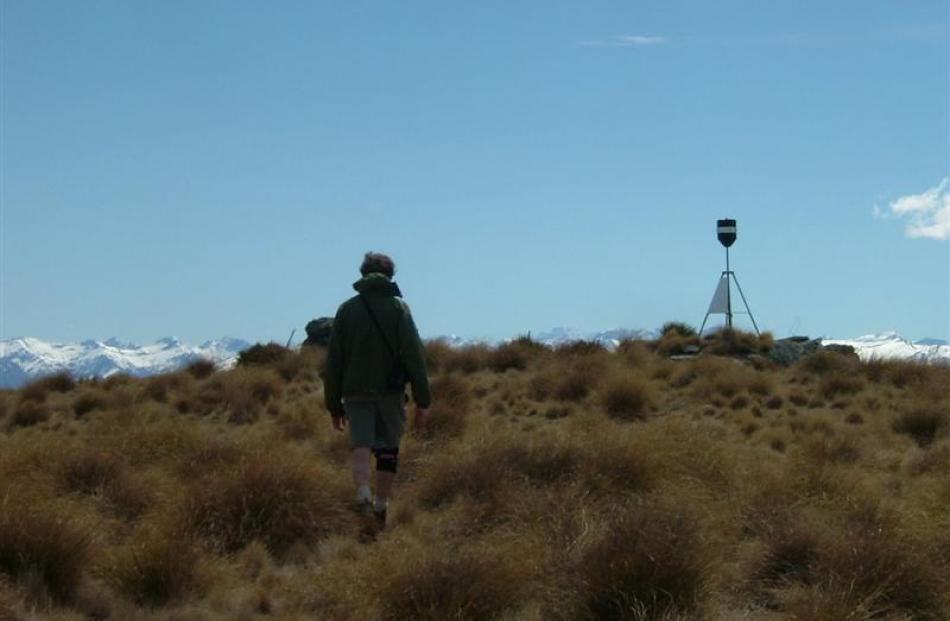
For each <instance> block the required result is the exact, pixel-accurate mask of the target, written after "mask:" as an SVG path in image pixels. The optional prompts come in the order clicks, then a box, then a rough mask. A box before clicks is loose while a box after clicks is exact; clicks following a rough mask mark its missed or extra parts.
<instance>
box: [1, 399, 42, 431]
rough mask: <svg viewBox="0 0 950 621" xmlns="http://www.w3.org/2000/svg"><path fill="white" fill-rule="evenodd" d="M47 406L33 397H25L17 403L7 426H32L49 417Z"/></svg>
mask: <svg viewBox="0 0 950 621" xmlns="http://www.w3.org/2000/svg"><path fill="white" fill-rule="evenodd" d="M49 417H50V410H49V407H48V406H47V405H46V404H45V403H42V402H38V401H36V400H34V399H32V398H31V399H26V400H23V401H21V402H20V403H18V404H17V406H16V408H14V410H13V414H12V415H11V416H10V419H9V425H8V426H9V427H11V428H12V427H32V426H33V425H38V424H39V423H42V422H44V421H46V420H47V419H49Z"/></svg>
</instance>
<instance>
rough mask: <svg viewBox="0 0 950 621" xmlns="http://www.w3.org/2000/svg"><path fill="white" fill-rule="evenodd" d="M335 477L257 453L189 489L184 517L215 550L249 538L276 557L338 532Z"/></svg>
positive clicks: (339, 501) (340, 503)
mask: <svg viewBox="0 0 950 621" xmlns="http://www.w3.org/2000/svg"><path fill="white" fill-rule="evenodd" d="M341 491H342V488H341V482H340V481H338V480H337V477H336V475H330V474H328V473H323V472H322V471H319V470H316V469H314V468H313V466H312V465H311V464H309V463H306V462H302V461H298V460H294V459H292V458H290V457H288V456H282V455H279V454H272V453H270V452H265V451H263V450H257V451H254V452H251V453H249V454H246V455H245V456H244V457H243V458H242V459H241V460H240V461H239V462H238V463H237V464H235V465H234V466H233V467H232V468H231V469H229V470H224V471H218V472H215V473H214V474H212V475H211V476H210V477H208V478H207V479H206V480H202V481H200V482H196V484H195V485H193V486H192V488H191V490H190V493H189V496H188V498H187V502H186V512H187V513H186V514H187V515H188V516H189V519H190V522H191V524H192V525H193V527H194V528H195V531H196V532H197V533H198V534H200V535H201V536H202V537H203V538H204V539H205V540H207V541H208V542H209V543H210V544H211V545H212V546H213V547H214V548H215V549H217V550H221V551H223V552H235V551H237V550H240V549H242V548H243V547H244V546H246V545H247V544H248V543H250V542H251V541H254V540H259V541H261V542H262V543H263V544H264V545H265V546H266V547H267V549H268V550H270V551H271V552H272V553H275V554H280V553H282V552H284V551H286V550H287V548H289V546H290V545H291V544H293V543H295V542H297V541H303V542H305V543H308V542H313V541H315V540H317V539H319V538H322V537H324V536H326V535H328V534H330V533H333V532H339V531H341V530H343V525H344V524H345V522H346V515H345V513H344V512H345V508H344V507H345V501H344V498H345V497H346V495H345V493H343V494H341Z"/></svg>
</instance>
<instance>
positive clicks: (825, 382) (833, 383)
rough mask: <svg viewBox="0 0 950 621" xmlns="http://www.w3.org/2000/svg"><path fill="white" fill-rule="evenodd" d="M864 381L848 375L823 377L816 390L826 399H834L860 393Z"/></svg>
mask: <svg viewBox="0 0 950 621" xmlns="http://www.w3.org/2000/svg"><path fill="white" fill-rule="evenodd" d="M862 388H864V381H863V380H862V379H861V378H860V377H853V376H848V375H828V376H826V377H823V378H822V380H821V383H820V384H819V387H818V390H819V391H821V394H822V395H824V397H825V398H826V399H834V398H835V397H837V396H838V395H853V394H855V393H858V392H861V389H862Z"/></svg>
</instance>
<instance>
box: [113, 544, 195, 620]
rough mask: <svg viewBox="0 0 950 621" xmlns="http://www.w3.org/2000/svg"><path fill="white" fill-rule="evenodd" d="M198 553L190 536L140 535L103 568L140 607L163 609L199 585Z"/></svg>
mask: <svg viewBox="0 0 950 621" xmlns="http://www.w3.org/2000/svg"><path fill="white" fill-rule="evenodd" d="M197 559H198V553H197V550H196V549H195V545H194V543H193V542H192V540H191V538H190V536H189V535H188V533H187V532H177V531H176V532H171V533H163V532H146V533H138V534H137V535H136V536H135V537H133V538H132V540H131V542H130V543H129V544H128V545H127V546H125V548H123V549H122V550H121V551H119V552H118V553H114V554H113V555H112V557H111V558H110V559H109V561H108V563H107V564H106V565H105V567H103V569H102V572H101V573H102V574H103V576H104V577H105V579H106V581H107V582H109V583H110V584H111V585H112V586H113V587H114V588H115V589H116V590H117V591H119V592H120V593H122V594H123V595H124V596H126V597H128V598H129V599H130V600H132V601H134V602H135V603H137V604H144V605H146V606H153V607H157V606H163V605H165V604H166V603H168V602H169V601H171V600H173V599H176V598H178V597H180V596H182V595H184V594H185V593H187V592H188V591H189V590H190V589H192V588H193V587H194V586H195V585H196V582H197Z"/></svg>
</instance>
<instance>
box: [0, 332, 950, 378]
mask: <svg viewBox="0 0 950 621" xmlns="http://www.w3.org/2000/svg"><path fill="white" fill-rule="evenodd" d="M531 337H532V338H533V339H534V340H536V341H538V342H540V343H544V344H546V345H550V346H557V345H560V344H563V343H569V342H571V341H578V340H585V341H595V342H598V343H601V344H603V345H604V346H606V347H607V348H608V349H613V348H614V347H616V346H617V344H618V343H619V342H620V341H621V340H623V339H628V338H639V339H655V338H657V337H658V333H657V331H655V330H654V331H649V330H631V329H625V328H618V329H615V330H605V331H602V332H591V333H582V332H579V331H577V330H574V329H571V328H554V329H552V330H548V331H546V332H539V333H536V334H532V335H531ZM443 339H444V340H445V341H446V342H448V343H449V344H451V345H453V346H457V347H458V346H464V345H470V344H474V343H486V344H489V345H492V344H497V343H498V342H497V341H491V340H489V339H466V338H462V337H458V336H454V335H453V336H449V337H443ZM823 343H824V344H826V345H829V344H841V345H851V346H852V347H854V349H855V351H856V352H857V353H858V356H860V357H861V359H862V360H869V359H872V358H897V359H905V360H918V361H921V362H930V363H939V364H950V345H947V344H946V343H944V342H940V341H935V340H929V339H928V340H926V341H921V342H917V343H912V342H910V341H908V340H906V339H903V338H901V337H900V336H899V335H897V334H896V333H894V332H886V333H883V334H872V335H868V336H861V337H858V338H855V339H823ZM248 347H250V343H247V342H246V341H242V340H240V339H233V338H222V339H218V340H214V341H206V342H204V343H202V344H201V345H199V346H197V347H195V346H190V345H186V344H184V343H182V342H181V341H179V340H178V339H176V338H174V337H168V338H164V339H161V340H159V341H157V342H155V343H152V344H151V345H143V346H138V345H133V344H130V343H121V342H119V341H117V340H116V339H109V340H107V341H105V342H102V341H93V340H90V341H83V342H81V343H47V342H45V341H41V340H39V339H35V338H29V337H27V338H18V339H11V340H7V341H0V388H16V387H18V386H22V385H23V384H25V383H27V382H29V381H31V380H33V379H36V378H38V377H42V376H43V375H49V374H50V373H55V372H57V371H68V372H70V373H71V374H72V375H73V376H74V377H78V378H87V377H108V376H110V375H114V374H116V373H127V374H129V375H132V376H136V377H144V376H148V375H154V374H156V373H165V372H168V371H174V370H176V369H179V368H181V367H183V366H185V365H187V364H188V363H190V362H192V361H194V360H197V359H199V358H206V359H210V360H213V361H214V362H215V363H216V364H217V365H218V366H219V367H222V368H230V367H231V366H233V365H234V364H235V362H237V356H238V354H239V353H240V352H241V350H243V349H247V348H248Z"/></svg>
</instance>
